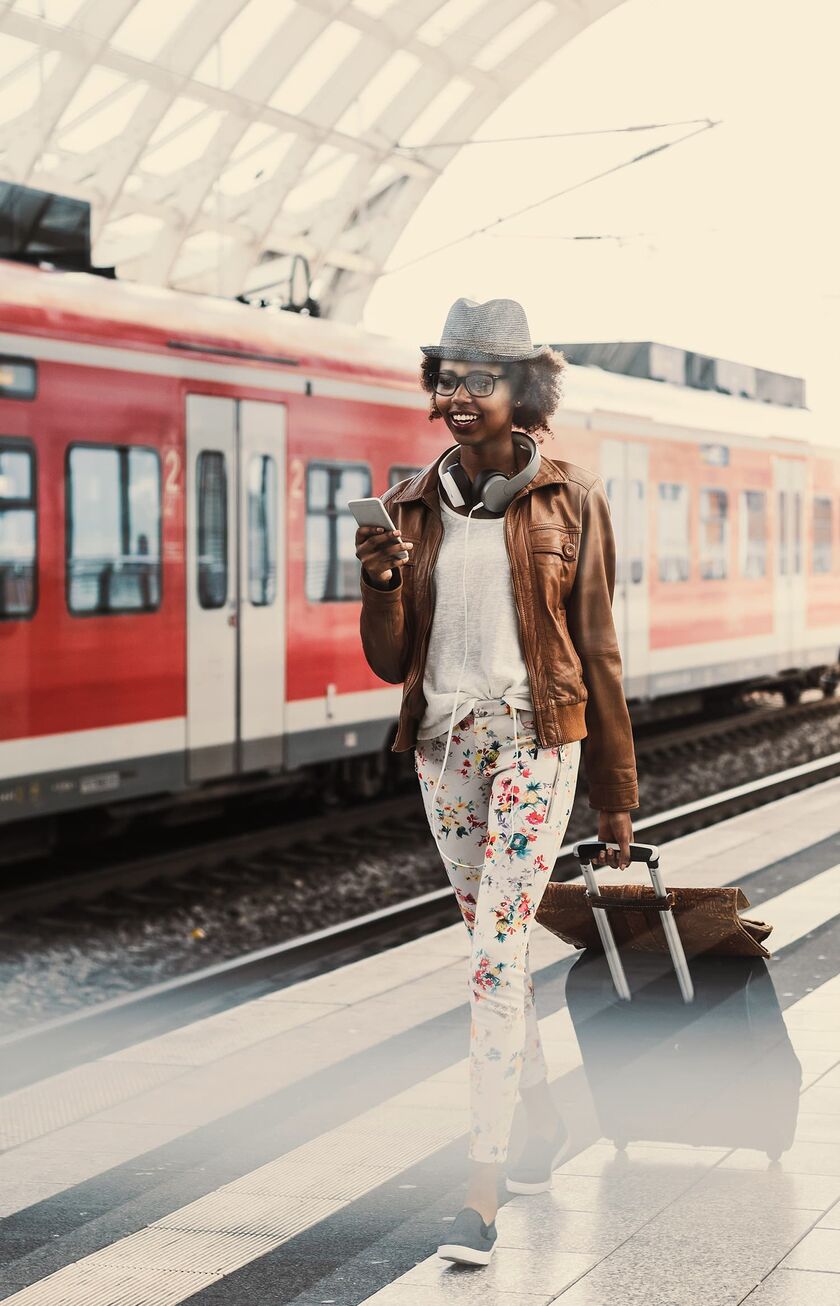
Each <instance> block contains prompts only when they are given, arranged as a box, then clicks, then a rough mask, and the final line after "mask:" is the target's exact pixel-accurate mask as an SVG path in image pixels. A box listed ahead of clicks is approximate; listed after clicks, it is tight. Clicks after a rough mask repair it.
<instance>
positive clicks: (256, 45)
mask: <svg viewBox="0 0 840 1306" xmlns="http://www.w3.org/2000/svg"><path fill="white" fill-rule="evenodd" d="M296 8H297V6H296V4H295V0H249V2H248V4H246V6H245V8H244V9H243V10H241V12H240V13H239V14H237V16H236V18H234V20H233V22H232V23H229V24H228V26H227V27H226V28H225V30H224V32H223V33H222V36H221V38H220V39H219V40H218V41H214V43H213V45H212V47H211V48H210V50H208V52H207V54H206V55H205V57H204V59H202V61H201V63H200V64H199V66H198V68H197V69H196V71H195V77H196V78H197V79H198V81H200V82H207V83H208V84H209V85H211V86H221V87H224V89H225V90H229V89H230V88H231V86H234V85H235V84H236V82H238V81H239V78H240V77H241V76H242V74H243V73H244V72H245V70H246V68H247V67H248V65H249V64H250V63H251V61H252V60H253V59H254V58H255V57H256V55H257V54H259V52H260V50H262V49H264V48H265V46H266V44H267V42H268V41H270V40H271V38H272V37H273V36H274V35H275V33H276V32H277V30H278V28H279V27H280V24H281V23H284V22H285V21H286V20H287V18H288V16H289V14H290V13H291V12H292V10H294V9H296Z"/></svg>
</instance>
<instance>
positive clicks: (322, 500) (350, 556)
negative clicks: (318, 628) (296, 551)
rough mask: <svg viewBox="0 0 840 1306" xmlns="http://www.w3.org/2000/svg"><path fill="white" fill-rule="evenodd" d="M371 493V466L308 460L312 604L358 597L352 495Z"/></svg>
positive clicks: (360, 496) (358, 569)
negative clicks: (348, 506)
mask: <svg viewBox="0 0 840 1306" xmlns="http://www.w3.org/2000/svg"><path fill="white" fill-rule="evenodd" d="M370 495H371V475H370V468H369V467H365V466H360V465H359V464H358V463H356V464H347V463H344V464H342V463H310V464H309V466H308V467H307V469H306V597H307V599H309V600H310V602H312V603H331V602H335V601H337V600H343V599H352V600H354V601H358V600H359V577H360V575H361V563H360V562H359V559H358V558H357V557H356V530H357V527H356V519H355V517H354V516H353V514H352V513H351V512H350V511H349V509H348V508H347V500H348V499H367V498H370Z"/></svg>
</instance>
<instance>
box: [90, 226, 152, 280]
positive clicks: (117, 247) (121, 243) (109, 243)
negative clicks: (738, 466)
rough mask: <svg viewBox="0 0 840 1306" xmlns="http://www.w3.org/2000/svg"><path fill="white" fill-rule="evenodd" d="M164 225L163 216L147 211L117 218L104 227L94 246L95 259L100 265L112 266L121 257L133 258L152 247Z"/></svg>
mask: <svg viewBox="0 0 840 1306" xmlns="http://www.w3.org/2000/svg"><path fill="white" fill-rule="evenodd" d="M162 226H163V219H162V218H154V217H152V216H150V215H149V214H147V213H131V214H128V215H127V216H126V217H124V218H115V219H114V221H113V222H108V223H106V224H105V226H104V227H103V228H102V231H101V233H100V235H99V238H98V240H96V241H95V242H94V246H93V261H94V263H97V264H99V266H100V267H112V266H113V265H114V264H115V263H119V262H120V260H121V259H126V258H133V257H135V255H137V254H142V253H143V252H144V251H145V250H147V249H149V248H150V247H151V244H152V241H153V240H154V238H155V237H156V236H157V235H158V233H159V231H160V229H161V227H162Z"/></svg>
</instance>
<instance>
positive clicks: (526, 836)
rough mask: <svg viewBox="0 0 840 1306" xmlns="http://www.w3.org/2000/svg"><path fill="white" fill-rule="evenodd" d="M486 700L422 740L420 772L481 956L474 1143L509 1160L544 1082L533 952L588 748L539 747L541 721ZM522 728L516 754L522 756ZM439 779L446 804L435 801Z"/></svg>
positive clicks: (417, 756) (473, 1047) (474, 988)
mask: <svg viewBox="0 0 840 1306" xmlns="http://www.w3.org/2000/svg"><path fill="white" fill-rule="evenodd" d="M514 712H515V709H514V708H511V707H510V706H509V705H508V704H507V703H506V702H505V701H504V699H484V700H481V701H480V702H478V703H476V705H475V708H474V710H473V711H472V712H470V713H469V714H468V715H467V716H466V717H464V719H463V720H462V721H461V722H459V723H458V724H457V725H456V727H455V729H454V731H453V734H452V741H451V746H450V750H449V756H448V758H447V759H446V771H445V773H444V775H443V776H441V765H442V763H443V760H444V755H445V751H446V740H447V735H448V733H449V732H448V730H447V733H446V734H443V735H438V736H437V737H436V738H434V739H423V740H419V741H418V742H417V745H416V747H415V750H414V769H415V771H416V773H417V778H418V780H419V782H420V786H421V790H422V794H423V801H424V804H425V807H426V816H427V817H428V820H429V826H430V829H432V830H433V832H434V833H436V834H437V838H438V841H439V842H440V844H441V846H443V847H446V848H447V851H448V852H449V853H450V855H451V856H452V857H453V858H455V859H457V861H459V862H464V863H466V864H467V865H466V866H456V865H453V864H452V862H448V861H446V860H445V859H444V866H445V867H446V870H447V874H448V875H449V878H450V880H451V882H452V887H453V889H454V891H455V896H456V898H457V900H458V905H459V906H460V908H461V915H462V916H463V919H464V924H465V925H466V927H467V932H468V933H469V936H470V939H471V942H472V949H471V956H470V961H469V972H468V989H469V996H470V1009H471V1022H470V1141H469V1157H470V1158H471V1159H472V1160H475V1161H503V1160H504V1159H505V1157H506V1156H507V1147H508V1139H509V1135H510V1130H511V1125H512V1123H513V1113H514V1110H515V1107H516V1094H517V1089H518V1088H519V1087H522V1088H530V1087H533V1086H534V1085H536V1084H538V1083H540V1082H541V1081H542V1080H544V1079H545V1078H546V1069H547V1068H546V1062H545V1056H544V1054H543V1049H542V1043H541V1041H540V1034H539V1028H538V1025H537V1015H536V1009H535V1007H534V983H533V980H532V978H531V972H530V966H529V959H528V943H529V938H530V932H531V924H532V922H533V919H534V913H535V912H536V910H537V907H538V906H539V903H540V900H541V898H542V895H543V893H544V891H545V886H546V885H547V883H548V881H549V879H550V878H551V872H552V869H553V866H554V861H555V858H556V856H557V852H558V851H559V848H560V844H561V841H562V838H563V835H564V833H565V831H566V826H567V825H568V821H569V816H570V814H571V810H572V803H573V801H574V796H575V785H576V782H577V773H578V765H579V762H580V741H579V740H577V741H575V742H573V743H569V744H559V745H557V746H556V747H554V748H540V747H538V744H537V740H536V734H535V728H534V716H533V712H516V715H515V716H514ZM514 721H515V723H516V736H517V739H518V745H519V747H518V748H515V746H514ZM438 780H440V786H439V788H438V790H437V797H436V798H434V801H433V796H434V793H435V787H436V786H437V784H438Z"/></svg>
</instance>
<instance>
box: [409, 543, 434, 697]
mask: <svg viewBox="0 0 840 1306" xmlns="http://www.w3.org/2000/svg"><path fill="white" fill-rule="evenodd" d="M442 539H443V523H441V532H440V535H439V536H438V538H437V541H436V543H435V545H434V546H433V552H432V554H431V556H430V558H429V565H428V569H427V574H426V589H427V594H426V597H427V599H428V603H427V607H428V609H429V615H428V617H427V618H426V624H425V626H424V627H423V634H422V635H421V636H420V653H419V654H418V656H417V662H416V665H415V668H414V670H413V672H412V674H411V677H410V679H409V681H408V682H407V684H406V686H405V689H404V693H403V702H404V703H407V702H408V697H409V695H410V693H411V691H412V690H413V689H414V686H415V683H416V682H417V681H418V680H419V678H420V664H421V663H422V661H423V655H424V646H425V641H426V637H427V635H428V633H429V630H430V629H431V625H432V618H433V617H434V609H433V606H432V600H431V584H432V572H433V571H434V567H435V563H436V562H437V556H438V553H439V552H440V546H441V541H442Z"/></svg>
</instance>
